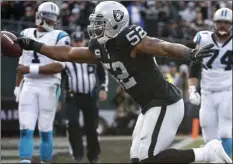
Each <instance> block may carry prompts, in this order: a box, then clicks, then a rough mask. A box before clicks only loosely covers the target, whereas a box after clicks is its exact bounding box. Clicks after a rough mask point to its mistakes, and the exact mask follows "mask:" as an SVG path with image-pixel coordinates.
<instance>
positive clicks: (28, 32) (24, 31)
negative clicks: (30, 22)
mask: <svg viewBox="0 0 233 164" xmlns="http://www.w3.org/2000/svg"><path fill="white" fill-rule="evenodd" d="M35 29H36V28H26V29H24V30H23V31H21V32H20V36H21V37H22V36H25V37H27V35H30V32H34V30H35Z"/></svg>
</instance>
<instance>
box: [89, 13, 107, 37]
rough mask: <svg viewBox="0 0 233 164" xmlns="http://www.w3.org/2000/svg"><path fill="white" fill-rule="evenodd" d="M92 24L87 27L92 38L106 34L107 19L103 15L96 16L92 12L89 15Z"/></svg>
mask: <svg viewBox="0 0 233 164" xmlns="http://www.w3.org/2000/svg"><path fill="white" fill-rule="evenodd" d="M89 21H90V25H89V26H88V27H87V31H88V34H89V36H90V38H91V39H93V38H101V37H103V36H104V31H105V25H106V21H105V20H104V18H103V17H95V16H94V14H92V15H91V16H90V17H89Z"/></svg>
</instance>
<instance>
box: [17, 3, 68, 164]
mask: <svg viewBox="0 0 233 164" xmlns="http://www.w3.org/2000/svg"><path fill="white" fill-rule="evenodd" d="M58 16H59V8H58V6H57V5H56V4H55V3H52V2H45V3H42V4H41V5H40V6H39V8H38V12H37V13H36V25H37V28H27V29H25V30H23V31H22V32H21V36H25V37H30V38H33V39H34V40H37V41H38V42H43V43H46V44H49V45H68V44H70V38H69V36H68V34H67V33H66V32H64V31H61V30H55V29H54V28H55V26H56V23H57V19H58ZM63 69H64V64H62V63H61V62H57V61H54V60H52V59H50V58H47V57H45V56H42V55H40V54H39V53H36V52H33V51H23V55H22V56H21V57H20V59H19V66H18V67H17V71H18V74H17V82H16V87H15V90H14V94H15V96H16V100H17V101H19V107H18V108H19V109H18V110H19V124H20V141H19V156H20V160H21V161H20V163H30V162H31V158H32V155H33V151H34V141H33V133H34V129H35V126H36V122H37V120H38V128H39V134H40V146H39V149H40V159H41V162H46V161H50V160H51V159H52V153H53V120H54V116H55V112H56V108H57V100H58V98H59V96H60V81H61V74H60V72H61V71H62V70H63ZM22 75H23V76H22ZM20 83H21V85H20ZM19 86H20V87H19Z"/></svg>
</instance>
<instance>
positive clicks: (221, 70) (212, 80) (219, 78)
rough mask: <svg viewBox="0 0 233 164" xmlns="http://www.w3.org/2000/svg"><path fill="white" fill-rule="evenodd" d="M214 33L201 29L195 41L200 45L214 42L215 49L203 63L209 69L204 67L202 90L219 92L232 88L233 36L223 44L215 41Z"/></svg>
mask: <svg viewBox="0 0 233 164" xmlns="http://www.w3.org/2000/svg"><path fill="white" fill-rule="evenodd" d="M213 34H214V33H213V32H211V31H200V32H198V33H197V34H196V36H195V38H194V42H195V43H196V44H198V45H200V47H204V46H206V45H208V44H211V43H213V44H214V47H213V49H215V52H214V53H213V55H212V56H211V57H207V58H204V59H203V63H204V64H206V65H207V67H208V68H209V69H208V70H205V69H204V68H202V73H201V90H202V92H205V91H207V92H219V91H223V90H228V89H232V62H233V61H232V59H233V54H232V37H231V38H230V39H229V40H227V41H226V42H225V43H223V44H221V43H217V42H216V41H215V39H214V37H213Z"/></svg>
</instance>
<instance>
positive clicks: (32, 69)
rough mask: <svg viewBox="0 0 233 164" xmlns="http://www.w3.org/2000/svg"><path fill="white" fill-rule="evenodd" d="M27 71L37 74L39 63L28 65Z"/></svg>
mask: <svg viewBox="0 0 233 164" xmlns="http://www.w3.org/2000/svg"><path fill="white" fill-rule="evenodd" d="M29 72H30V73H34V74H39V72H40V66H39V65H30V66H29Z"/></svg>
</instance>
